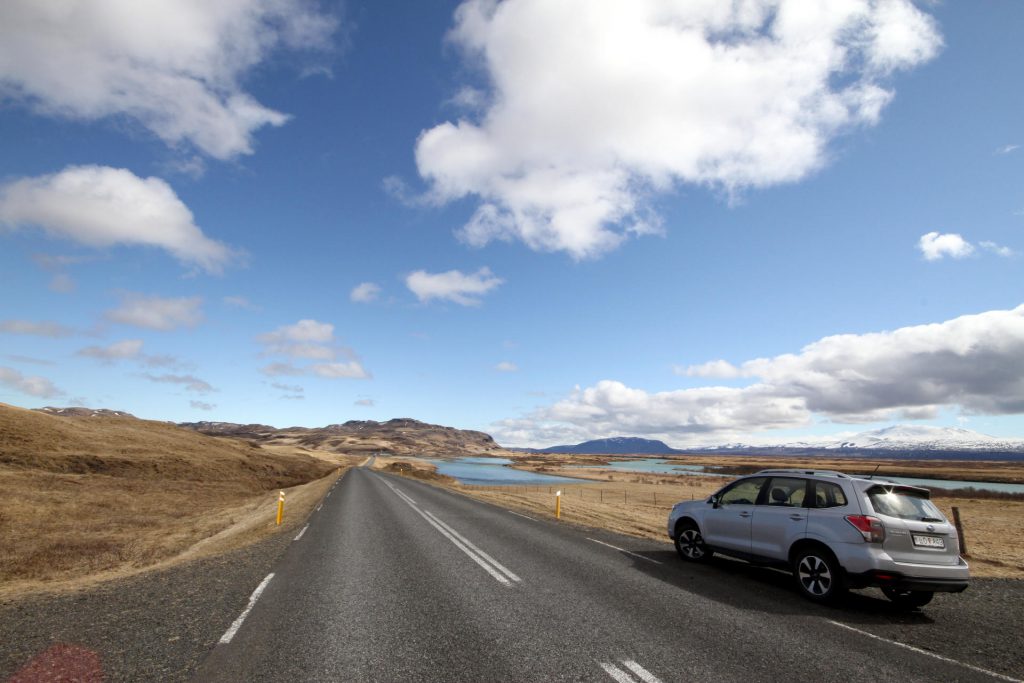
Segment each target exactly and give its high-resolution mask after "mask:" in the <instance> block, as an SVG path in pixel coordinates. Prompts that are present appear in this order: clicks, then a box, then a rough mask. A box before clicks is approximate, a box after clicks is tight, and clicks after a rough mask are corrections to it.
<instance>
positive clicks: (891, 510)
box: [867, 486, 945, 522]
mask: <svg viewBox="0 0 1024 683" xmlns="http://www.w3.org/2000/svg"><path fill="white" fill-rule="evenodd" d="M867 494H868V500H870V501H871V507H873V508H874V509H875V512H877V513H879V514H882V515H888V516H889V517H899V518H900V519H916V520H919V521H922V522H942V521H945V518H944V517H943V516H942V513H941V512H939V509H938V508H937V507H935V504H934V503H932V502H931V501H930V500H928V494H927V493H926V492H924V491H920V490H917V489H907V488H899V487H896V486H872V487H871V488H870V489H868V491H867Z"/></svg>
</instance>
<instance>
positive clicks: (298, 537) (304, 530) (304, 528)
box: [292, 524, 309, 541]
mask: <svg viewBox="0 0 1024 683" xmlns="http://www.w3.org/2000/svg"><path fill="white" fill-rule="evenodd" d="M308 528H309V525H308V524H307V525H306V526H304V527H302V531H300V532H299V534H298V536H296V537H295V538H293V539H292V540H293V541H297V540H299V539H300V538H302V534H304V533H306V529H308Z"/></svg>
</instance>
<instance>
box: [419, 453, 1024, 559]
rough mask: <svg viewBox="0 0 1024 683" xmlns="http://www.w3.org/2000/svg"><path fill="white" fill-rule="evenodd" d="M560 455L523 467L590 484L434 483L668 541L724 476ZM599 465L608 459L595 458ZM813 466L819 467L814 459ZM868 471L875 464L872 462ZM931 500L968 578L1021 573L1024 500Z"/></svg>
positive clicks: (915, 472)
mask: <svg viewBox="0 0 1024 683" xmlns="http://www.w3.org/2000/svg"><path fill="white" fill-rule="evenodd" d="M565 457H566V456H560V457H557V456H556V457H545V458H544V460H543V461H533V460H532V459H531V465H532V466H530V467H529V469H531V470H535V471H543V472H545V473H548V474H554V475H562V476H572V477H581V478H584V479H585V480H588V481H584V482H581V483H580V484H570V485H564V484H563V485H559V486H493V487H482V486H464V485H461V484H458V483H450V482H436V483H439V484H441V485H443V486H446V487H448V488H451V489H453V490H456V491H459V492H461V493H465V494H467V495H470V496H473V497H474V498H479V499H481V500H485V501H488V502H490V503H494V504H495V505H500V506H502V507H506V508H512V509H516V510H521V511H523V512H527V513H529V514H531V515H534V516H538V517H546V518H552V519H553V518H554V512H555V497H554V491H555V490H558V489H561V491H562V520H563V521H565V522H569V523H574V524H580V525H584V526H589V527H597V528H602V529H608V530H610V531H614V532H618V533H622V534H628V535H631V536H637V537H640V538H648V539H653V540H657V541H662V542H665V543H668V542H669V540H668V537H667V535H666V533H667V532H666V529H665V523H666V520H667V519H668V513H669V511H670V510H671V508H672V505H673V504H675V503H677V502H679V501H683V500H700V499H702V498H706V497H707V496H709V495H711V494H712V493H714V492H715V491H716V490H717V489H719V488H720V487H721V486H723V485H724V484H725V483H727V482H728V481H729V479H725V478H718V477H700V476H687V475H659V474H639V473H636V472H623V471H616V470H609V469H588V470H583V471H582V472H581V470H578V469H569V468H565V467H564V463H566V462H571V463H572V464H584V463H579V460H578V459H577V458H576V457H574V456H569V458H568V459H567V460H561V458H565ZM410 462H411V461H410ZM600 462H607V460H605V459H601V460H600ZM757 462H759V463H760V466H759V468H758V469H765V468H768V467H794V466H797V465H795V464H794V463H791V462H779V461H772V462H768V461H766V460H765V459H761V460H759V461H757ZM587 464H597V463H596V462H595V463H587ZM695 464H703V463H695ZM875 464H877V462H875ZM832 465H834V463H832ZM844 465H845V466H846V467H847V468H850V467H852V468H854V469H851V470H850V471H858V470H856V469H855V468H857V467H863V464H861V463H853V464H851V463H850V462H846V463H844ZM1008 465H1009V468H1008V470H1007V471H1006V472H1005V473H1004V474H1005V475H1006V476H1007V477H1008V478H1013V477H1015V476H1019V468H1020V467H1021V464H1020V463H1010V464H1008ZM1013 465H1016V467H1017V468H1018V471H1017V472H1016V473H1015V472H1013V471H1012V466H1013ZM804 466H806V465H804ZM416 467H417V469H427V470H429V469H431V468H432V467H433V466H432V465H430V464H429V463H424V462H420V463H418V464H417V465H416ZM817 467H818V469H822V465H820V464H819V465H818V466H817ZM871 468H872V469H873V468H874V464H873V465H872V467H871ZM830 469H835V467H830ZM860 471H863V470H860ZM868 471H870V470H868ZM892 476H895V474H893V475H892ZM905 476H917V477H924V476H928V472H924V471H920V470H915V469H913V468H911V469H908V473H907V474H906V475H905ZM950 478H954V477H950ZM955 478H958V479H959V478H963V477H955ZM933 499H934V501H935V503H936V505H938V506H939V508H940V509H942V511H943V513H944V514H945V515H946V516H947V517H948V518H949V519H952V518H953V515H952V507H953V506H957V507H958V508H959V509H960V516H961V519H962V521H963V526H964V536H965V538H966V541H967V546H968V551H969V552H970V556H969V558H968V560H969V562H970V564H971V572H972V575H973V576H976V577H999V578H1015V579H1021V578H1024V545H1022V544H1020V543H1018V542H1017V540H1016V539H1017V537H1018V535H1019V530H1020V526H1021V523H1022V522H1024V501H1022V500H1019V499H1017V500H1000V499H998V498H986V497H983V496H982V495H952V496H950V495H946V494H944V493H943V492H941V491H939V490H937V489H936V490H934V492H933Z"/></svg>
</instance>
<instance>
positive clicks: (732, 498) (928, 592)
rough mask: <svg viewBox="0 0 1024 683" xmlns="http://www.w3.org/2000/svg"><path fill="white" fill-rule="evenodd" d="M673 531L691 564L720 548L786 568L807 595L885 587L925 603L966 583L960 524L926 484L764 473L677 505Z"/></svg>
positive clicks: (892, 594) (909, 602)
mask: <svg viewBox="0 0 1024 683" xmlns="http://www.w3.org/2000/svg"><path fill="white" fill-rule="evenodd" d="M668 535H669V536H670V537H671V538H672V540H673V541H675V544H676V549H677V550H678V551H679V555H680V556H681V557H682V558H683V559H684V560H688V561H691V562H700V561H706V560H708V559H709V558H710V557H711V556H712V555H713V554H714V553H716V552H717V553H721V554H723V555H730V556H732V557H738V558H741V559H745V560H748V561H751V562H754V563H757V564H767V565H771V566H778V567H782V568H787V569H789V570H791V571H792V572H793V576H794V577H795V578H796V584H797V587H798V589H799V591H800V592H801V593H802V594H803V595H804V596H806V597H807V598H809V599H811V600H814V601H816V602H832V601H834V600H835V599H837V598H839V597H840V596H841V595H842V594H843V593H845V591H846V589H847V588H865V587H868V586H878V587H880V588H881V589H882V592H884V593H885V595H886V596H887V597H888V598H889V599H890V600H892V601H893V602H896V603H898V604H900V605H903V606H906V607H921V606H922V605H926V604H927V603H928V602H930V601H931V599H932V596H933V594H934V593H935V592H936V591H940V592H950V593H959V592H961V591H963V590H965V589H966V588H967V584H968V581H969V573H968V569H967V563H966V562H964V560H963V558H962V557H960V539H959V537H958V536H957V533H956V529H955V528H954V527H953V525H952V524H950V523H949V522H948V521H946V518H945V517H943V515H942V513H941V512H940V511H939V509H938V508H937V507H935V505H934V504H933V503H932V502H931V501H930V500H929V492H928V490H927V489H923V488H919V487H916V486H906V485H903V484H897V483H895V482H891V481H887V480H884V479H873V478H858V477H851V476H849V475H846V474H842V473H840V472H830V471H821V470H763V471H761V472H758V473H757V474H753V475H750V476H747V477H742V478H740V479H737V480H736V481H734V482H732V483H731V484H729V485H728V486H726V487H724V488H722V489H721V490H719V491H718V492H717V493H715V494H714V495H712V496H711V497H710V498H708V499H707V500H701V501H690V502H685V503H677V504H676V505H675V506H674V507H673V508H672V512H671V514H669V517H668Z"/></svg>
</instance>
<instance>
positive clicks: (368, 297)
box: [348, 282, 380, 304]
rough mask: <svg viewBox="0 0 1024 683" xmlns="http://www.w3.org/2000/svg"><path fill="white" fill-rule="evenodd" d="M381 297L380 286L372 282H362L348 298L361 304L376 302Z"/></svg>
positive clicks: (353, 289)
mask: <svg viewBox="0 0 1024 683" xmlns="http://www.w3.org/2000/svg"><path fill="white" fill-rule="evenodd" d="M379 295H380V286H379V285H376V284H374V283H372V282H361V283H359V284H358V285H356V286H355V287H353V288H352V291H351V292H350V293H349V295H348V298H349V299H351V300H352V301H354V302H356V303H360V304H368V303H370V302H372V301H376V300H377V297H378V296H379Z"/></svg>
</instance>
